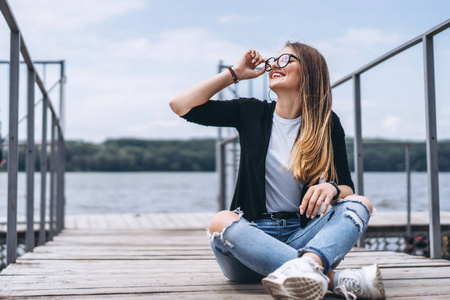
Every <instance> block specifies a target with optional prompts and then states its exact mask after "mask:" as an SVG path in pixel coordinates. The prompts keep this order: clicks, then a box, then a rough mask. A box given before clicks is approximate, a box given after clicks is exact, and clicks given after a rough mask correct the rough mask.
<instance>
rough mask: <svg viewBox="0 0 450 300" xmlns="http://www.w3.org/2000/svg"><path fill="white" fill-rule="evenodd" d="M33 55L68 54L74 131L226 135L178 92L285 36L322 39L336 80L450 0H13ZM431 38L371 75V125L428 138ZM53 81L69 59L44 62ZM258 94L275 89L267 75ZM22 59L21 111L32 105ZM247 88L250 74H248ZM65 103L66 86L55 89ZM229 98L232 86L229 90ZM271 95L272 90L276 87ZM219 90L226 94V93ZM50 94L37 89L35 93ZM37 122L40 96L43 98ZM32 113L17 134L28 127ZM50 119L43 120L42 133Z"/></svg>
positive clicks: (447, 38)
mask: <svg viewBox="0 0 450 300" xmlns="http://www.w3.org/2000/svg"><path fill="white" fill-rule="evenodd" d="M9 3H10V5H11V7H12V9H13V11H14V15H15V17H16V19H17V21H18V23H19V26H20V29H21V31H22V34H23V37H24V40H25V42H26V45H27V47H28V49H29V51H30V53H31V57H32V58H33V59H35V60H65V61H66V74H67V86H66V106H65V137H66V139H69V140H84V141H90V142H103V141H105V140H106V139H112V138H123V137H132V138H143V139H190V138H205V137H216V136H217V129H216V128H212V127H202V126H199V125H195V124H190V123H187V122H186V121H185V120H183V119H181V118H179V117H178V116H177V115H175V114H174V113H173V112H172V111H171V110H170V108H169V105H168V103H169V101H170V99H171V98H173V97H174V96H175V95H177V94H178V93H180V92H181V91H183V90H184V89H186V88H188V87H189V86H191V85H192V84H195V83H196V82H198V81H200V80H203V79H206V78H208V77H210V76H213V75H214V74H216V73H217V70H218V64H219V61H220V60H222V61H223V63H224V64H227V65H233V64H234V63H235V62H236V61H237V60H238V59H239V58H240V57H241V56H242V54H243V53H244V52H245V51H247V50H248V49H250V48H253V49H256V50H257V51H259V52H260V53H261V54H262V55H263V56H265V57H270V56H275V55H276V54H277V53H278V51H279V50H281V49H282V48H283V45H284V43H285V42H286V41H288V40H290V41H300V42H303V43H306V44H308V45H311V46H313V47H315V48H317V49H318V50H319V51H320V52H321V53H322V54H323V55H324V57H325V58H326V60H327V63H328V67H329V71H330V76H331V81H332V82H334V81H336V80H338V79H339V78H341V77H342V76H345V75H348V74H350V73H352V72H353V71H355V70H356V69H358V68H360V67H361V66H363V65H365V64H367V63H369V62H370V61H372V60H374V59H376V58H378V57H379V56H381V55H383V54H384V53H386V52H387V51H389V50H391V49H393V48H395V47H397V46H399V45H401V44H403V43H405V42H407V41H409V40H411V39H412V38H415V37H417V36H419V35H421V34H423V33H424V32H426V31H427V30H429V29H430V28H432V27H434V26H436V25H438V24H440V23H442V22H444V21H446V20H447V19H449V18H450V1H447V0H436V1H425V0H423V1H417V0H414V1H411V0H408V1H405V0H397V1H392V0H389V1H387V0H378V1H356V0H354V1H350V0H342V1H331V0H324V1H294V0H292V1H287V0H284V1H283V0H282V1H265V0H262V1H261V0H258V1H256V0H251V1H242V0H241V1H235V0H228V1H212V0H190V1H181V0H178V1H175V0H164V1H154V0H127V1H123V0H78V1H61V0H33V1H30V0H14V1H9ZM434 44H435V60H436V63H435V64H436V71H435V76H436V100H437V112H438V138H439V139H444V138H445V139H449V138H450V99H449V98H450V96H449V94H450V87H449V85H448V84H447V82H448V81H449V79H450V59H449V56H450V29H448V30H447V31H445V32H443V33H441V34H439V35H438V36H436V37H435V40H434ZM422 47H423V45H422V44H419V45H417V46H415V47H413V48H411V49H409V50H408V51H406V52H404V53H402V54H400V55H398V56H396V57H395V58H393V59H391V60H389V61H388V62H387V63H384V64H382V65H379V66H377V67H376V68H374V69H373V70H371V71H369V72H366V73H364V74H363V75H362V77H361V84H362V86H361V88H362V117H363V121H362V132H363V137H368V138H373V137H380V138H388V139H412V140H424V139H425V132H426V127H425V103H424V88H423V86H424V83H423V53H422ZM8 58H9V31H8V28H7V25H6V23H5V22H4V21H2V18H0V60H7V59H8ZM37 70H38V73H39V75H40V76H41V77H42V78H45V82H46V86H47V87H50V86H52V85H53V83H54V82H56V81H57V80H58V74H59V69H58V68H57V67H56V66H48V67H47V68H46V70H45V77H44V69H43V68H42V67H41V66H38V67H37ZM7 74H8V69H7V66H6V65H0V120H1V121H2V123H3V127H2V129H1V133H2V135H3V136H5V134H7V132H8V128H7V124H8V122H7V118H8V117H7V112H8V102H7V99H8V79H7V77H6V76H7ZM254 81H255V82H254V83H253V95H254V96H255V97H257V98H259V99H267V87H266V86H265V85H264V84H265V81H264V80H263V79H261V78H259V79H257V80H254ZM25 83H26V70H25V68H24V67H22V69H21V100H20V113H19V114H20V117H22V116H24V115H26V110H25V107H26V106H25V102H26V98H25V97H26V87H25ZM238 89H239V91H240V95H242V96H248V95H249V93H250V91H249V83H248V82H245V81H243V82H241V83H239V86H238ZM50 96H51V97H50V98H51V100H52V101H53V102H54V103H55V106H56V107H58V105H59V104H58V101H59V100H58V91H57V90H55V91H54V92H52V93H51V94H50ZM224 96H225V98H226V99H231V98H233V95H232V94H231V93H230V92H229V91H227V92H225V93H224ZM272 97H273V95H272ZM352 97H353V92H352V83H351V82H348V83H346V84H344V85H342V86H341V87H338V88H336V89H334V90H333V109H334V111H335V112H336V113H337V114H338V115H339V117H340V118H341V122H342V124H343V126H344V129H345V131H346V134H347V136H353V132H354V126H353V102H352ZM216 98H217V97H216ZM39 99H40V95H38V96H37V97H36V101H38V100H39ZM36 107H37V109H38V113H37V114H36V119H37V124H39V122H41V120H40V115H41V113H40V111H41V106H40V105H37V106H36ZM25 130H26V122H22V123H21V125H20V130H19V138H23V137H24V136H26V131H25ZM39 137H40V131H39V130H36V138H39Z"/></svg>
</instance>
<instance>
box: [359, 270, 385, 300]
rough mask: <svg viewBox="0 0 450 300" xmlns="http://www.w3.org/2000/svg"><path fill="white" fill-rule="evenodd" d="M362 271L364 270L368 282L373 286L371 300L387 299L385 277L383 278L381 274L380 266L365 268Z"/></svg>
mask: <svg viewBox="0 0 450 300" xmlns="http://www.w3.org/2000/svg"><path fill="white" fill-rule="evenodd" d="M362 269H364V274H365V276H366V280H367V282H370V283H371V285H372V286H371V287H370V289H369V290H370V296H371V299H385V290H384V284H383V277H381V272H380V269H379V268H378V264H375V265H372V266H368V267H363V268H362ZM370 279H372V280H370Z"/></svg>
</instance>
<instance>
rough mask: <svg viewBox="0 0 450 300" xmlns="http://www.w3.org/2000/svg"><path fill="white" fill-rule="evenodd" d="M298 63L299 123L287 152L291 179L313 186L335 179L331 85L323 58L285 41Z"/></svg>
mask: <svg viewBox="0 0 450 300" xmlns="http://www.w3.org/2000/svg"><path fill="white" fill-rule="evenodd" d="M286 47H289V48H290V49H291V50H292V52H293V53H294V55H295V56H297V57H298V58H299V60H300V63H299V65H300V73H301V75H302V79H301V83H300V86H299V93H298V96H297V99H296V101H300V102H301V111H300V114H301V118H302V119H301V124H300V128H299V131H298V133H297V137H296V139H295V142H294V146H293V147H292V150H291V153H290V159H291V164H290V166H289V170H292V171H293V173H294V177H295V178H296V179H297V180H298V181H300V182H301V183H303V184H306V185H308V186H311V185H313V184H314V183H316V182H317V181H318V180H319V179H324V180H326V181H329V180H334V181H336V180H337V174H336V168H335V166H334V156H333V144H332V141H331V118H332V113H331V104H332V99H331V85H330V78H329V75H328V66H327V63H326V61H325V58H324V57H323V56H322V54H320V53H319V51H317V50H316V49H314V48H313V47H310V46H308V45H305V44H302V43H291V42H287V43H286Z"/></svg>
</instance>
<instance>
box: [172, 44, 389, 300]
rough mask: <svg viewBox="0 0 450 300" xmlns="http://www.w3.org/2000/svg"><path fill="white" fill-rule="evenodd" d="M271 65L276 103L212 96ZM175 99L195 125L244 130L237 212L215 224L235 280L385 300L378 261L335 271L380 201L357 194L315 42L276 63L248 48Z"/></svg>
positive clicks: (292, 292) (316, 295)
mask: <svg viewBox="0 0 450 300" xmlns="http://www.w3.org/2000/svg"><path fill="white" fill-rule="evenodd" d="M262 63H265V65H264V68H262V69H259V70H256V68H257V67H258V66H259V65H260V64H262ZM265 71H268V72H269V87H270V88H271V89H272V90H273V91H274V92H275V93H276V94H277V96H278V100H277V102H276V103H275V102H272V103H269V102H267V101H259V100H256V99H246V98H240V99H235V100H229V101H213V100H209V99H210V98H211V97H212V96H213V95H214V94H216V93H217V92H218V91H220V90H222V89H223V88H225V87H227V86H228V85H230V84H232V83H233V82H234V83H238V82H239V80H246V79H252V78H256V77H259V76H261V75H262V74H264V72H265ZM170 106H171V108H172V110H173V111H174V112H175V113H176V114H178V115H179V116H181V117H183V118H184V119H186V120H188V121H190V122H195V123H198V124H202V125H207V126H225V127H235V128H236V129H237V130H238V132H239V138H240V145H241V158H240V166H239V175H238V180H237V184H236V190H235V194H234V197H233V202H232V204H231V209H232V210H234V211H222V212H219V213H217V214H216V215H215V216H214V218H213V219H212V221H211V224H210V226H209V228H208V229H207V230H208V234H209V236H210V242H211V247H212V249H213V252H214V254H215V256H216V259H217V262H218V263H219V265H220V267H221V269H222V271H223V273H224V275H225V276H226V277H227V278H229V279H230V280H232V281H237V282H251V281H259V280H261V279H262V282H263V284H264V286H265V287H266V289H267V290H268V291H269V292H270V293H271V295H272V296H273V297H274V298H275V299H322V298H323V296H324V295H325V293H326V291H327V289H329V290H332V291H334V292H335V293H337V294H339V295H342V296H345V297H346V298H347V299H350V298H353V299H356V297H360V298H369V299H382V298H384V287H383V284H382V279H381V275H380V272H379V270H378V266H377V265H373V266H369V267H363V268H361V269H351V270H343V271H340V272H335V271H333V269H334V268H336V267H337V265H338V264H339V262H340V261H341V260H342V259H343V257H344V256H345V254H346V253H348V252H349V251H350V249H351V248H352V247H353V246H354V245H355V243H356V242H357V241H358V239H359V237H360V236H361V235H362V234H363V232H364V231H365V230H366V228H367V223H368V220H369V217H370V213H371V212H372V205H371V203H370V201H369V200H368V199H367V198H365V197H362V196H356V195H353V193H354V186H353V182H352V180H351V177H350V172H349V169H348V162H347V154H346V149H345V139H344V131H343V129H342V126H341V124H340V121H339V118H338V117H337V115H336V114H335V113H334V112H332V111H331V87H330V82H329V76H328V68H327V65H326V62H325V59H324V58H323V56H322V55H321V54H320V53H319V52H318V51H317V50H316V49H314V48H312V47H310V46H307V45H305V44H301V43H290V42H288V43H287V44H286V46H285V48H284V49H283V50H281V51H280V53H279V54H278V57H277V58H270V59H268V60H266V59H264V58H263V57H262V56H261V55H260V54H259V53H258V52H257V51H255V50H249V51H247V52H246V53H245V54H244V55H243V57H242V58H241V59H240V60H239V61H238V63H237V64H236V65H235V66H233V67H232V68H228V70H225V71H224V72H222V73H220V74H217V75H215V76H214V77H212V78H209V79H207V80H205V81H202V82H200V83H198V84H196V85H194V86H192V87H190V88H188V89H187V90H185V91H183V92H182V93H180V94H179V95H177V96H176V97H175V98H174V99H173V100H172V101H171V102H170ZM264 277H265V278H264Z"/></svg>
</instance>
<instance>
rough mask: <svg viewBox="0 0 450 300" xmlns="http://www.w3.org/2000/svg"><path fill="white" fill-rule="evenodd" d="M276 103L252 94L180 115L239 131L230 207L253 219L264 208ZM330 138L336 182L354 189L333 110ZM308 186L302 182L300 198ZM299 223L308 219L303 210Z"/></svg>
mask: <svg viewBox="0 0 450 300" xmlns="http://www.w3.org/2000/svg"><path fill="white" fill-rule="evenodd" d="M275 105H276V103H274V102H272V103H269V102H267V101H260V100H257V99H254V98H239V99H235V100H227V101H215V100H209V101H208V102H206V103H205V104H202V105H200V106H197V107H194V108H192V109H191V110H190V111H189V112H188V113H187V114H185V115H184V116H182V118H184V119H186V120H187V121H189V122H193V123H197V124H201V125H206V126H219V127H235V128H236V129H237V130H238V132H239V141H240V145H241V157H240V164H239V173H238V179H237V183H236V189H235V192H234V196H233V201H232V203H231V209H232V210H233V209H236V208H238V207H239V208H240V209H241V210H242V211H243V212H244V213H245V218H246V219H247V220H250V221H252V220H255V219H256V218H257V217H258V216H260V215H261V214H262V213H267V209H266V184H265V164H266V154H267V149H268V147H269V139H270V133H271V130H272V118H273V112H274V109H275ZM331 139H332V143H333V151H334V163H335V167H336V172H337V176H338V180H337V183H338V184H340V185H347V186H349V187H351V188H352V189H353V191H354V185H353V181H352V179H351V177H350V171H349V168H348V161H347V151H346V147H345V134H344V130H343V128H342V125H341V123H340V121H339V117H338V116H337V115H336V114H335V113H334V112H333V117H332V129H331ZM307 190H308V188H307V186H306V185H304V188H303V190H302V196H301V197H302V199H303V196H304V195H305V193H306V191H307ZM300 221H301V222H300V223H301V227H304V226H306V224H307V223H308V221H310V219H307V218H306V214H303V216H301V218H300Z"/></svg>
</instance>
